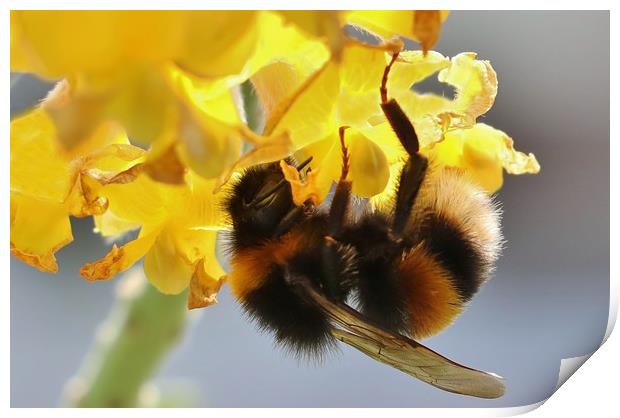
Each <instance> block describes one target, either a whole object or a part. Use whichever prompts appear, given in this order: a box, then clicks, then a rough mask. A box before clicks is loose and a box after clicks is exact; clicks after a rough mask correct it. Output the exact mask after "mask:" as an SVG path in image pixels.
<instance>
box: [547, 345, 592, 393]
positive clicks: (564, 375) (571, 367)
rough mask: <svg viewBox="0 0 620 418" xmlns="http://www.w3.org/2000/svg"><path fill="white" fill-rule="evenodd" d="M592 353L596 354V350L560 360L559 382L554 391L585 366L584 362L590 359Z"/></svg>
mask: <svg viewBox="0 0 620 418" xmlns="http://www.w3.org/2000/svg"><path fill="white" fill-rule="evenodd" d="M592 354H594V352H592V353H589V354H586V355H583V356H579V357H568V358H564V359H562V361H561V362H560V372H559V373H558V383H557V385H556V386H555V390H554V392H555V391H557V390H558V389H559V388H560V386H562V385H563V384H564V383H566V381H567V380H568V378H569V377H571V376H572V375H573V373H575V372H576V371H577V369H579V368H580V367H581V366H583V363H585V362H586V361H588V359H589V358H590V356H592Z"/></svg>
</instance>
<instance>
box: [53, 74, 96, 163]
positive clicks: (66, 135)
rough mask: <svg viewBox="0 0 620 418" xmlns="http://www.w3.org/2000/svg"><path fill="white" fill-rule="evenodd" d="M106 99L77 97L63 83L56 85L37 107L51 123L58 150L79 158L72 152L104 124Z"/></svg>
mask: <svg viewBox="0 0 620 418" xmlns="http://www.w3.org/2000/svg"><path fill="white" fill-rule="evenodd" d="M106 99H107V98H106V97H105V96H103V95H101V94H92V95H91V94H80V93H78V92H76V91H75V89H74V88H73V87H72V86H71V85H70V84H69V82H68V81H67V80H63V81H60V82H58V83H56V86H55V87H54V89H53V90H52V91H51V92H50V93H49V94H48V95H47V97H46V98H45V100H43V102H42V103H41V108H42V109H44V110H45V111H46V112H47V113H48V115H49V116H50V117H51V118H52V120H53V121H54V126H55V127H56V133H57V134H56V138H57V140H58V142H59V143H60V144H61V145H62V147H63V148H64V149H65V150H67V151H68V152H73V153H74V155H79V154H78V152H75V148H76V147H78V146H80V145H81V144H82V142H83V141H85V140H86V139H87V138H88V137H90V136H91V135H93V132H94V131H95V129H96V128H97V127H98V126H99V124H100V123H102V122H103V120H104V110H105V109H104V104H105V100H106Z"/></svg>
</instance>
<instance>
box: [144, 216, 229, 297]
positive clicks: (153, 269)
mask: <svg viewBox="0 0 620 418" xmlns="http://www.w3.org/2000/svg"><path fill="white" fill-rule="evenodd" d="M215 238H216V232H215V231H204V230H189V229H184V230H181V229H178V228H172V227H168V228H164V230H163V231H162V232H161V233H160V234H159V236H158V237H157V240H156V242H155V244H154V245H153V248H151V250H150V251H149V252H148V254H146V256H145V258H144V272H145V274H146V277H147V278H148V279H149V281H150V282H151V284H153V286H155V287H156V288H157V289H159V291H161V292H162V293H170V294H177V293H180V292H182V291H183V290H184V289H185V288H186V287H187V286H188V284H189V282H190V279H191V277H192V275H193V274H194V270H195V267H194V266H195V264H196V263H197V262H198V261H200V260H201V259H203V258H205V257H209V258H208V260H209V263H208V264H209V265H205V271H206V273H207V274H209V275H211V276H212V277H220V276H222V275H223V273H224V271H223V270H222V268H221V266H219V263H217V261H216V259H215ZM213 264H215V265H213Z"/></svg>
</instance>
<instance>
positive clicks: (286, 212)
mask: <svg viewBox="0 0 620 418" xmlns="http://www.w3.org/2000/svg"><path fill="white" fill-rule="evenodd" d="M397 55H398V54H395V55H394V56H393V57H392V60H391V61H390V64H389V65H388V66H387V67H386V70H385V72H384V76H383V80H382V84H381V88H380V93H381V100H382V102H381V108H382V110H383V112H384V114H385V116H386V119H387V121H388V122H389V123H390V125H391V126H392V128H393V130H394V133H395V134H396V136H397V137H398V139H399V140H400V142H401V144H402V146H403V148H404V149H405V150H406V151H407V153H408V154H409V157H408V159H407V161H406V162H405V164H404V166H403V169H402V170H401V172H400V174H399V176H398V177H399V178H398V182H397V184H398V186H397V188H396V190H395V192H394V194H393V196H391V202H392V203H391V204H387V205H383V206H381V207H379V208H377V209H375V210H368V211H365V212H364V213H362V214H361V215H360V216H359V217H356V218H354V217H353V214H352V213H351V210H350V207H351V200H352V195H351V189H352V187H351V186H352V184H351V182H350V181H349V180H348V179H347V174H348V171H349V170H348V169H349V160H350V158H355V155H352V156H349V154H348V148H347V147H346V144H345V139H344V131H345V129H346V127H342V128H341V129H340V131H339V133H340V142H341V149H342V156H343V166H342V174H341V177H340V180H339V181H338V183H337V185H336V189H335V192H334V194H333V198H332V200H331V205H329V206H328V207H321V208H316V207H314V206H313V205H312V204H311V203H309V202H306V203H305V204H304V205H302V206H296V205H295V204H294V203H293V199H292V192H291V188H290V186H289V185H288V184H285V182H284V181H283V175H282V172H281V171H280V169H279V167H278V165H277V164H276V163H270V164H263V165H259V166H256V167H252V168H250V169H247V170H246V171H245V172H244V173H243V174H242V176H241V178H240V179H239V180H238V181H237V182H236V183H235V184H234V185H233V187H232V189H231V193H230V196H229V198H228V199H227V201H226V204H225V205H226V206H225V208H226V211H227V213H228V214H229V215H230V218H231V223H232V226H233V230H232V232H231V234H230V243H229V251H230V253H231V255H232V258H231V273H230V275H229V280H228V281H229V283H230V284H231V287H232V291H233V294H234V295H235V297H236V298H237V299H238V300H239V301H240V302H241V304H242V306H243V307H244V309H245V310H246V312H247V313H248V314H249V315H250V317H252V318H254V320H255V321H256V322H257V323H258V324H259V326H260V328H261V329H265V330H269V331H271V332H273V333H274V334H275V338H276V341H277V342H278V343H279V344H280V345H282V346H284V347H286V348H287V349H289V350H291V351H292V352H294V353H296V354H297V355H299V356H309V357H322V356H323V354H324V353H326V352H328V351H330V350H331V349H332V348H333V347H334V345H335V339H334V337H333V336H332V332H331V330H332V324H331V322H330V320H329V318H328V317H327V316H326V314H325V312H324V311H323V310H321V309H320V307H319V306H317V305H316V304H313V303H312V301H311V298H310V297H308V294H307V293H304V290H303V289H306V288H304V287H301V286H298V285H296V284H295V283H299V281H300V280H299V279H300V278H301V279H302V280H303V281H304V282H307V283H309V284H310V285H311V286H312V287H313V288H314V289H316V291H317V292H319V293H320V294H321V295H322V296H324V297H325V298H327V299H328V300H329V301H331V302H334V303H337V304H345V303H346V301H347V300H348V299H350V296H353V298H352V299H353V300H355V301H356V304H357V309H358V310H359V312H360V313H361V314H363V315H364V316H365V317H366V318H367V319H368V321H369V322H372V323H375V324H377V325H379V326H380V327H383V328H385V329H389V330H391V331H395V332H399V333H403V334H408V335H410V336H412V337H415V338H423V337H428V336H430V335H433V334H436V333H437V332H439V331H441V330H442V329H443V328H445V327H446V326H448V325H449V324H451V323H452V322H453V321H454V319H455V318H456V317H457V316H458V315H459V314H460V313H461V312H462V311H463V309H464V306H465V304H466V303H467V302H468V301H469V300H470V299H471V297H472V296H473V295H474V294H475V293H476V292H477V291H478V289H479V287H480V285H481V284H483V283H484V282H485V281H486V280H487V278H488V276H489V274H490V273H491V271H492V268H493V265H494V263H495V261H496V258H497V256H498V254H499V250H500V247H501V242H502V241H501V233H500V230H499V211H498V208H497V206H496V205H495V204H494V203H493V201H492V199H491V198H490V197H489V196H488V195H486V194H485V193H484V192H483V191H482V190H481V189H480V188H479V187H478V186H476V185H475V184H474V183H473V182H472V181H471V180H470V179H469V178H468V177H467V176H466V174H465V173H464V172H463V171H460V170H456V169H451V168H446V167H440V166H439V165H438V164H435V163H434V162H433V161H432V160H429V159H428V157H426V156H424V155H422V154H421V153H420V152H419V143H418V138H417V135H416V132H415V128H414V126H413V124H412V122H411V121H410V120H409V119H408V118H407V115H406V114H405V113H404V111H403V110H402V108H401V107H400V106H399V105H398V103H397V102H396V101H395V100H394V99H390V100H388V97H387V87H386V86H387V77H388V73H389V69H390V68H391V66H392V64H394V62H395V61H396V58H397ZM287 162H289V164H291V163H292V162H293V160H292V159H288V161H287ZM280 184H283V185H284V187H279V185H280ZM257 201H259V204H255V203H256V202H257ZM253 202H254V203H253ZM306 292H307V290H306Z"/></svg>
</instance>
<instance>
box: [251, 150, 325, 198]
mask: <svg viewBox="0 0 620 418" xmlns="http://www.w3.org/2000/svg"><path fill="white" fill-rule="evenodd" d="M312 158H313V157H308V158H307V159H306V160H305V161H304V162H302V163H301V164H299V165H298V166H297V167H296V168H297V171H300V172H301V170H303V168H304V167H305V166H307V165H308V164H310V162H311V161H312ZM286 183H287V182H286V179H282V180H280V181H279V182H277V183H276V184H275V186H273V187H272V188H271V189H269V190H267V191H266V192H264V193H261V194H260V195H258V196H256V197H255V198H254V200H253V201H252V203H250V205H249V206H250V207H256V206H258V205H259V204H260V203H261V202H263V201H264V200H265V199H267V198H268V197H269V196H271V195H272V194H274V193H275V192H277V191H278V190H279V189H280V188H281V187H282V186H284V185H285V184H286Z"/></svg>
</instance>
